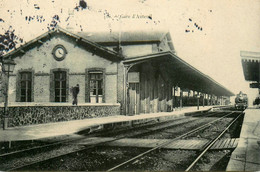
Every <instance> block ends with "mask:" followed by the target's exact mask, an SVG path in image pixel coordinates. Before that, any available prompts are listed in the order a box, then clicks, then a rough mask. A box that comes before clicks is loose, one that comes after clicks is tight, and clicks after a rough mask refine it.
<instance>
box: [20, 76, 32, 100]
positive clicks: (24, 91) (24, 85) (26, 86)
mask: <svg viewBox="0 0 260 172" xmlns="http://www.w3.org/2000/svg"><path fill="white" fill-rule="evenodd" d="M20 85H21V87H20V99H21V102H31V101H32V73H31V72H21V73H20Z"/></svg>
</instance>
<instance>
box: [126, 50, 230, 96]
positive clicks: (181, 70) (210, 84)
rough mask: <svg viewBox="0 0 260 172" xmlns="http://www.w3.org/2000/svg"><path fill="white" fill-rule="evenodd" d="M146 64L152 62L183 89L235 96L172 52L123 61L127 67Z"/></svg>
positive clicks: (174, 83) (170, 80)
mask: <svg viewBox="0 0 260 172" xmlns="http://www.w3.org/2000/svg"><path fill="white" fill-rule="evenodd" d="M145 62H150V63H151V65H152V66H154V67H158V68H159V70H160V72H161V73H162V74H163V75H165V76H166V77H167V78H168V79H169V80H168V81H169V82H171V83H173V85H175V86H179V87H181V88H182V89H189V90H193V91H199V92H202V93H207V94H214V95H216V96H234V93H232V92H231V91H229V90H228V89H226V88H225V87H224V86H222V85H221V84H219V83H218V82H216V81H215V80H213V79H212V78H211V77H209V76H208V75H205V74H204V73H202V72H200V71H199V70H197V69H196V68H194V67H193V66H191V65H190V64H188V63H187V62H185V61H184V60H182V59H181V58H179V57H178V56H177V55H175V54H174V53H173V52H171V51H167V52H160V53H156V54H150V55H145V56H138V57H133V58H129V59H125V60H124V61H123V63H124V64H125V65H138V64H141V63H145Z"/></svg>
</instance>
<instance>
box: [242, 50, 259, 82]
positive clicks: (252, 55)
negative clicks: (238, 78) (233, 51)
mask: <svg viewBox="0 0 260 172" xmlns="http://www.w3.org/2000/svg"><path fill="white" fill-rule="evenodd" d="M240 56H241V62H242V67H243V72H244V77H245V80H246V81H252V82H258V83H259V82H260V69H259V68H260V52H248V51H241V52H240Z"/></svg>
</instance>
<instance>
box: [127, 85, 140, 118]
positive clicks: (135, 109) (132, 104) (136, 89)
mask: <svg viewBox="0 0 260 172" xmlns="http://www.w3.org/2000/svg"><path fill="white" fill-rule="evenodd" d="M128 100H129V106H128V109H129V111H128V112H129V115H135V114H139V113H140V86H139V83H129V99H128Z"/></svg>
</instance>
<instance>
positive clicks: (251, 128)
mask: <svg viewBox="0 0 260 172" xmlns="http://www.w3.org/2000/svg"><path fill="white" fill-rule="evenodd" d="M244 112H245V117H244V122H243V124H242V129H241V133H240V139H239V142H238V145H237V147H236V149H235V150H234V151H233V153H232V155H231V157H230V160H229V163H228V166H227V169H226V170H227V171H260V109H259V108H258V109H256V108H248V109H246V110H245V111H244Z"/></svg>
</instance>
